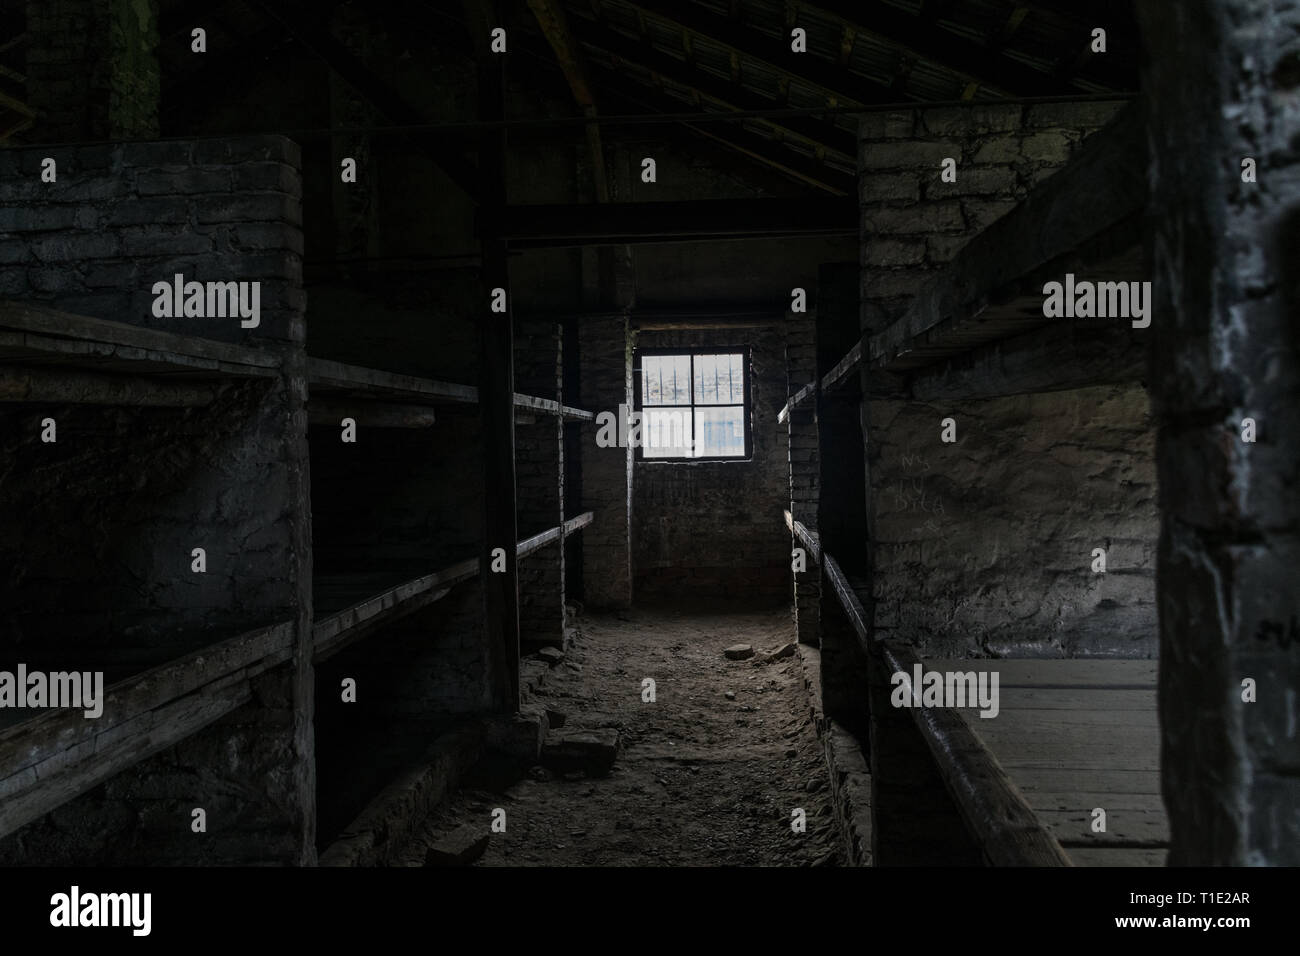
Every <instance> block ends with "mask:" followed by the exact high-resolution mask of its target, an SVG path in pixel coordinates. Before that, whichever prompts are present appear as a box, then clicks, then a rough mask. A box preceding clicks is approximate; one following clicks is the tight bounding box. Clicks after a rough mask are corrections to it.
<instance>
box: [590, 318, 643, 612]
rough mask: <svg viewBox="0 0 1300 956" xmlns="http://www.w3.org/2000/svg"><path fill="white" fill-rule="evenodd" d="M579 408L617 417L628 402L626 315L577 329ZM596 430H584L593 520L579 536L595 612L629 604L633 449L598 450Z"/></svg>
mask: <svg viewBox="0 0 1300 956" xmlns="http://www.w3.org/2000/svg"><path fill="white" fill-rule="evenodd" d="M578 335H579V343H580V344H579V351H580V353H581V363H582V407H583V408H585V409H587V410H589V411H592V412H595V413H596V414H597V415H600V414H601V413H602V412H609V413H611V414H613V415H615V416H617V415H618V407H619V405H620V404H622V405H629V406H630V405H631V403H632V360H631V353H632V338H631V336H630V335H629V333H628V326H627V318H626V316H601V317H597V318H591V319H584V320H583V321H582V325H581V327H580V328H579V330H578ZM597 430H598V429H597V426H596V424H595V423H594V422H584V423H583V425H582V454H583V463H582V499H583V505H582V508H583V510H584V511H592V512H594V513H595V520H594V521H593V522H592V524H590V525H588V526H587V527H586V528H585V529H583V532H582V562H583V585H584V588H585V592H586V594H585V596H586V601H587V603H588V604H590V605H592V606H593V607H629V606H630V605H631V604H632V549H631V527H632V449H631V448H618V447H614V448H600V447H598V446H597V445H596V433H597Z"/></svg>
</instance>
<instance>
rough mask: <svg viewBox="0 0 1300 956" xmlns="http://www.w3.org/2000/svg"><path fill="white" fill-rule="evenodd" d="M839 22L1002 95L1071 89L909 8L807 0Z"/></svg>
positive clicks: (856, 0)
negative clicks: (942, 26) (908, 10)
mask: <svg viewBox="0 0 1300 956" xmlns="http://www.w3.org/2000/svg"><path fill="white" fill-rule="evenodd" d="M805 5H806V6H808V7H812V8H815V9H817V10H820V11H821V12H823V13H824V14H826V15H827V16H829V17H831V18H832V19H834V20H835V21H836V22H837V23H839V24H840V26H841V27H843V26H845V25H850V26H853V27H854V28H855V29H857V30H858V31H859V32H860V33H863V34H865V35H867V36H872V37H875V38H876V39H877V40H880V41H882V42H884V43H888V44H890V45H891V46H895V47H898V48H899V49H902V50H904V51H906V52H907V53H908V54H910V55H912V56H914V57H918V58H920V59H922V60H926V61H928V62H930V63H934V64H935V65H937V66H939V67H942V68H943V69H945V70H948V71H950V72H952V73H956V74H957V75H958V76H960V77H961V78H962V80H963V81H964V82H965V84H966V85H969V84H971V83H975V84H978V85H979V86H981V87H983V88H984V89H986V90H989V91H992V92H995V93H999V94H1004V95H1027V94H1030V93H1044V94H1056V93H1062V94H1063V93H1069V92H1071V90H1072V88H1073V87H1072V84H1070V83H1069V82H1068V81H1064V80H1061V79H1059V78H1053V77H1052V76H1051V75H1050V74H1047V73H1044V72H1043V71H1041V70H1036V69H1034V68H1032V67H1029V66H1025V65H1023V64H1021V63H1017V62H1016V61H1015V60H1012V59H1009V58H1008V57H1005V56H1002V55H1000V54H997V53H992V54H991V53H990V50H989V48H988V47H987V46H985V45H983V44H980V43H976V42H974V41H972V40H967V39H965V38H964V37H961V36H958V35H957V34H955V33H952V32H951V31H948V30H944V29H943V28H941V27H939V26H938V24H937V23H934V22H933V21H931V22H929V23H927V21H926V20H925V19H922V18H921V17H918V16H916V15H914V14H911V13H908V12H907V11H905V10H902V9H900V8H898V7H895V6H893V5H891V4H887V3H882V2H881V0H808V2H806V3H805Z"/></svg>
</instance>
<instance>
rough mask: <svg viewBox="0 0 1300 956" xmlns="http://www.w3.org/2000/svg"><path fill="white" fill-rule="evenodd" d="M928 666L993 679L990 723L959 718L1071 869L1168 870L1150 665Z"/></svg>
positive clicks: (964, 713)
mask: <svg viewBox="0 0 1300 956" xmlns="http://www.w3.org/2000/svg"><path fill="white" fill-rule="evenodd" d="M925 668H926V669H927V670H934V671H940V672H972V671H973V672H975V673H976V674H979V673H980V672H984V673H991V672H996V673H997V674H998V675H999V676H998V682H999V694H998V696H999V706H1000V712H999V713H998V715H997V716H996V717H981V716H980V712H979V710H978V709H977V708H970V707H966V708H959V709H956V710H955V713H957V714H959V715H960V716H961V718H962V720H963V721H964V722H965V723H966V724H967V726H969V728H970V729H971V730H972V731H973V732H974V734H975V736H976V737H977V738H979V740H980V741H981V742H982V743H983V745H984V746H985V747H986V748H987V749H988V751H989V753H990V754H991V755H992V757H993V758H994V759H995V760H996V761H997V764H998V765H999V766H1000V767H1001V768H1002V770H1003V771H1004V772H1005V773H1006V775H1007V777H1008V778H1009V779H1010V781H1011V783H1012V784H1013V785H1014V786H1015V788H1016V789H1017V790H1018V791H1019V792H1020V794H1021V795H1022V796H1023V799H1024V802H1025V803H1026V804H1027V805H1028V806H1029V808H1030V809H1031V810H1033V812H1034V815H1035V816H1036V817H1037V818H1038V819H1039V820H1040V821H1041V822H1042V823H1043V825H1044V826H1045V827H1046V829H1047V830H1048V832H1050V833H1051V834H1052V836H1053V837H1054V838H1055V839H1056V841H1057V842H1058V843H1059V844H1060V845H1061V847H1062V848H1063V849H1064V850H1065V852H1066V854H1067V855H1068V856H1069V858H1070V861H1071V862H1072V863H1074V864H1075V865H1076V866H1163V865H1164V860H1165V853H1166V850H1167V848H1168V844H1169V823H1168V819H1167V818H1166V816H1165V809H1164V802H1163V801H1162V799H1161V796H1160V726H1159V720H1158V716H1157V711H1156V668H1157V665H1156V662H1155V661H1125V660H988V659H980V660H931V661H926V662H925ZM942 769H943V768H941V770H942ZM1096 809H1102V810H1105V826H1106V828H1105V831H1104V832H1097V831H1094V829H1093V820H1094V811H1095V810H1096Z"/></svg>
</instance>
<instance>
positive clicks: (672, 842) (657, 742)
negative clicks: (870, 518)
mask: <svg viewBox="0 0 1300 956" xmlns="http://www.w3.org/2000/svg"><path fill="white" fill-rule="evenodd" d="M577 626H578V631H579V633H578V636H577V638H576V640H575V641H574V642H573V645H572V647H570V649H569V651H568V653H567V655H566V657H565V660H564V661H563V662H562V663H560V664H558V665H556V666H553V667H551V668H550V669H549V671H547V672H546V674H545V677H544V680H543V682H542V684H541V686H540V687H539V689H538V696H537V697H536V698H535V699H536V700H537V701H538V702H539V703H542V704H544V705H545V706H546V707H549V708H552V709H554V710H559V711H562V712H564V714H565V715H566V722H565V725H564V728H563V730H565V731H569V730H573V729H587V728H602V727H612V728H616V729H617V730H618V731H619V734H620V736H621V739H622V751H621V753H620V755H619V757H618V761H617V763H616V764H615V765H614V768H613V770H612V772H611V773H610V774H609V776H607V777H593V778H587V777H585V776H583V775H582V774H581V772H577V773H570V774H568V775H562V774H556V773H552V772H551V771H548V770H546V769H545V768H543V767H540V766H538V767H534V768H532V769H531V770H530V771H529V773H528V775H527V776H526V777H525V778H524V779H522V780H520V781H519V782H517V783H515V784H514V785H512V786H511V787H510V788H509V789H508V790H506V791H505V792H504V793H501V794H496V793H491V792H487V791H484V790H473V789H467V790H462V791H461V792H460V793H459V794H458V795H457V796H456V797H455V798H454V799H453V800H452V801H451V804H450V806H448V807H446V808H444V810H443V811H441V812H440V813H439V814H438V815H437V816H435V817H433V818H432V819H431V820H430V821H429V823H428V826H427V828H426V830H425V832H424V833H423V834H421V836H420V837H419V838H418V839H417V840H416V841H414V844H413V845H412V848H411V849H412V854H411V857H412V859H411V863H412V864H413V865H419V861H422V859H423V850H424V848H426V847H427V846H428V844H429V842H431V841H432V840H433V839H434V838H436V836H437V835H438V834H441V833H445V832H447V831H448V830H451V829H453V828H455V827H457V826H459V825H461V824H464V823H475V824H479V823H485V822H488V821H490V819H491V814H492V810H493V808H496V807H501V808H503V809H504V810H505V811H506V832H505V833H495V834H493V835H492V838H491V843H490V845H489V847H488V849H487V852H486V853H485V854H484V856H483V857H482V858H481V859H480V860H479V863H478V865H480V866H585V865H596V866H813V865H837V864H839V863H840V862H842V861H841V850H840V844H839V835H838V832H837V829H836V825H835V822H834V817H833V815H832V812H831V808H830V794H829V787H828V781H827V775H826V768H825V762H824V759H823V756H822V751H821V747H820V744H819V742H818V739H817V735H816V732H815V730H814V728H813V725H812V722H811V721H810V719H809V716H808V701H807V697H806V695H805V692H804V689H803V681H802V669H801V665H800V660H799V656H798V654H797V653H796V654H794V655H792V656H787V657H784V658H781V659H777V660H767V659H766V655H767V654H769V653H771V652H774V651H776V650H777V649H778V648H781V647H782V646H783V645H786V644H788V643H790V642H792V641H793V640H794V634H793V628H792V625H791V622H790V612H789V609H788V608H783V609H778V610H772V611H761V612H754V611H749V612H742V613H725V614H724V613H716V612H715V613H709V612H707V611H706V612H700V611H698V610H676V611H658V610H656V611H650V610H644V609H637V610H633V611H629V612H621V613H619V614H617V615H594V614H586V615H584V616H582V617H581V618H580V619H579V620H578V622H577ZM733 644H751V645H753V648H754V652H755V656H754V658H751V659H749V660H742V661H732V660H727V659H726V658H725V657H724V656H723V650H724V649H725V648H727V647H729V646H731V645H733ZM647 677H648V678H651V679H653V680H654V682H655V688H654V690H655V700H654V702H652V703H651V702H646V701H643V699H642V696H643V693H642V691H643V685H642V681H643V679H644V678H647ZM728 692H731V693H732V694H734V699H729V698H728V697H727V693H728ZM796 809H802V810H803V811H804V812H805V814H806V821H807V830H806V832H804V833H795V832H793V830H792V828H791V820H792V819H794V817H793V816H792V811H794V810H796Z"/></svg>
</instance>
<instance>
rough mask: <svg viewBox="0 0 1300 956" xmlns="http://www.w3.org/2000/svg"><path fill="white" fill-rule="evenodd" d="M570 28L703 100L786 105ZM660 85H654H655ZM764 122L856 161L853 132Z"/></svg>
mask: <svg viewBox="0 0 1300 956" xmlns="http://www.w3.org/2000/svg"><path fill="white" fill-rule="evenodd" d="M570 28H571V30H572V32H573V35H574V36H575V37H576V38H577V39H578V40H580V41H581V43H582V44H583V46H584V47H587V48H588V49H590V50H592V51H599V52H600V53H603V54H606V55H608V56H609V57H611V58H612V60H613V63H614V65H615V66H617V65H618V64H619V63H629V64H635V65H637V66H640V67H642V68H644V69H645V70H647V71H648V72H650V73H651V74H652V77H651V79H652V81H653V80H654V78H655V77H662V78H664V79H667V80H670V81H671V82H673V83H675V84H678V85H680V86H685V87H690V88H691V89H693V90H695V91H697V92H698V93H699V94H700V96H701V97H702V98H703V99H705V100H708V101H709V102H711V103H714V104H716V105H718V106H722V107H724V108H726V109H734V110H760V109H772V108H777V107H780V106H783V105H785V104H783V103H781V102H780V101H779V100H777V99H773V98H769V97H766V96H762V95H761V94H758V93H756V92H753V91H751V90H749V89H746V88H745V87H743V86H740V85H737V84H732V83H727V82H726V81H725V80H723V79H721V78H720V77H717V76H715V75H714V74H711V73H706V72H705V71H703V70H699V69H690V68H689V67H688V66H687V65H686V64H685V63H683V62H682V61H681V60H678V59H676V58H674V57H672V56H670V55H668V54H667V53H663V52H660V51H658V50H653V49H650V50H648V49H646V48H645V47H643V46H642V45H641V44H640V43H638V42H636V41H635V40H633V39H632V38H631V37H628V36H626V35H624V34H622V33H618V32H616V31H614V30H610V29H605V28H602V27H599V26H597V25H596V24H593V23H590V22H588V21H583V20H573V21H571V23H570ZM659 85H660V84H656V88H658V86H659ZM767 125H769V126H770V127H771V128H773V129H779V130H782V131H784V132H786V133H788V134H790V135H793V136H794V137H796V138H798V139H800V140H803V141H804V142H806V143H808V144H809V145H810V146H812V147H813V148H814V149H817V148H821V149H824V150H826V151H828V152H830V153H834V154H836V155H838V156H840V157H842V158H844V159H845V160H846V161H847V162H849V163H853V162H855V161H856V145H855V143H854V138H853V134H852V133H849V132H847V131H844V130H841V129H839V128H837V127H835V126H833V125H832V124H830V123H827V122H823V121H819V120H815V119H810V118H804V117H793V118H782V119H780V120H773V121H771V122H770V123H768V124H767Z"/></svg>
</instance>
